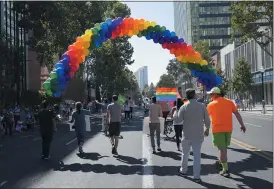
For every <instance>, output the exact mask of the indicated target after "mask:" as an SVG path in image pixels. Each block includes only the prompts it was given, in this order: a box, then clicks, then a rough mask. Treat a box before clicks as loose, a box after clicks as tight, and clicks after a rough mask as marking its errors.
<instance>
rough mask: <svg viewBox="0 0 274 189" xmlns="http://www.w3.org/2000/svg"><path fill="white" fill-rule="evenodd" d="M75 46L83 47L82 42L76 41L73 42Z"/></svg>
mask: <svg viewBox="0 0 274 189" xmlns="http://www.w3.org/2000/svg"><path fill="white" fill-rule="evenodd" d="M75 47H76V48H77V49H81V48H82V47H83V42H80V41H77V42H76V43H75Z"/></svg>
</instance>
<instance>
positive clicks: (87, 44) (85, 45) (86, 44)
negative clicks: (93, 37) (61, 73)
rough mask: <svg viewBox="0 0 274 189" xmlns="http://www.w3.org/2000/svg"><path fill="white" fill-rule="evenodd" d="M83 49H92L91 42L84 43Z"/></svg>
mask: <svg viewBox="0 0 274 189" xmlns="http://www.w3.org/2000/svg"><path fill="white" fill-rule="evenodd" d="M83 47H84V48H85V49H87V48H89V47H90V41H84V43H83Z"/></svg>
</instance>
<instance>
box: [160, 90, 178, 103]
mask: <svg viewBox="0 0 274 189" xmlns="http://www.w3.org/2000/svg"><path fill="white" fill-rule="evenodd" d="M176 98H177V89H176V88H157V89H156V100H157V101H158V102H170V101H172V102H173V101H175V100H176Z"/></svg>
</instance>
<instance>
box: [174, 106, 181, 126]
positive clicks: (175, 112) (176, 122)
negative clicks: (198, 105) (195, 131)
mask: <svg viewBox="0 0 274 189" xmlns="http://www.w3.org/2000/svg"><path fill="white" fill-rule="evenodd" d="M173 125H183V121H182V122H180V119H179V111H177V109H176V110H175V111H174V113H173Z"/></svg>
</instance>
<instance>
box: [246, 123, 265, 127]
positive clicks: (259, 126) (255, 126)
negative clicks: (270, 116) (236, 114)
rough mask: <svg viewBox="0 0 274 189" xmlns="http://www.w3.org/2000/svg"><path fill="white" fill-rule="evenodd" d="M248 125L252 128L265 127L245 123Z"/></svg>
mask: <svg viewBox="0 0 274 189" xmlns="http://www.w3.org/2000/svg"><path fill="white" fill-rule="evenodd" d="M245 124H246V125H250V126H252V127H263V126H261V125H254V124H251V123H245Z"/></svg>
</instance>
